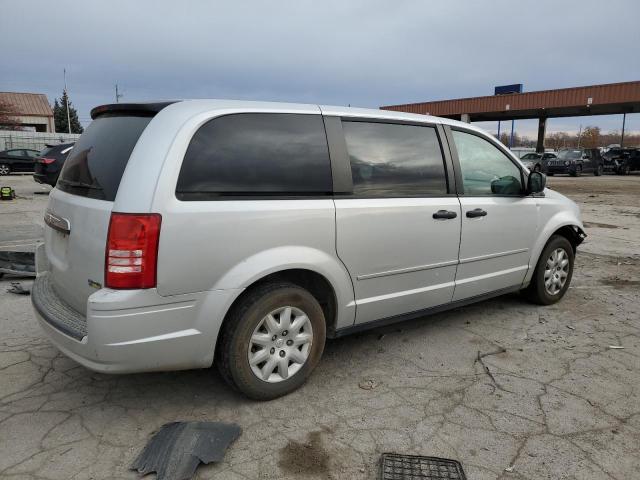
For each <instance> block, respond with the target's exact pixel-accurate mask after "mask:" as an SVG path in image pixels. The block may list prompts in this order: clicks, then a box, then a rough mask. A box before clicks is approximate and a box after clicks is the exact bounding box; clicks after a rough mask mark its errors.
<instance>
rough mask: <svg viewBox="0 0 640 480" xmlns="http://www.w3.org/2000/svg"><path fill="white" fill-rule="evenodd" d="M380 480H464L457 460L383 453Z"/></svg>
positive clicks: (464, 476)
mask: <svg viewBox="0 0 640 480" xmlns="http://www.w3.org/2000/svg"><path fill="white" fill-rule="evenodd" d="M380 470H381V471H380V478H381V479H382V480H403V479H412V480H413V479H415V480H418V479H419V480H435V479H441V478H449V479H452V480H466V479H467V477H466V475H465V474H464V470H463V469H462V465H461V464H460V462H458V461H457V460H449V459H447V458H438V457H423V456H420V455H399V454H397V453H383V454H382V458H381V462H380Z"/></svg>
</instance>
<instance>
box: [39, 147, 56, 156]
mask: <svg viewBox="0 0 640 480" xmlns="http://www.w3.org/2000/svg"><path fill="white" fill-rule="evenodd" d="M51 150H53V147H44V149H42V150H40V152H39V153H38V156H39V157H45V156H47V155H48V154H49V153H50V152H51Z"/></svg>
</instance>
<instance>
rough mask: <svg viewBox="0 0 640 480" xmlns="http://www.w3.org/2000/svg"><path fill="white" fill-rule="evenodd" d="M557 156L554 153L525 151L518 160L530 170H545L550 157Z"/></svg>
mask: <svg viewBox="0 0 640 480" xmlns="http://www.w3.org/2000/svg"><path fill="white" fill-rule="evenodd" d="M554 158H558V157H557V155H556V154H555V153H550V152H545V153H535V152H533V153H527V154H525V155H523V156H522V157H520V161H521V162H522V163H524V165H525V167H527V168H528V169H529V170H530V171H532V172H544V171H546V167H547V162H548V161H549V160H551V159H554Z"/></svg>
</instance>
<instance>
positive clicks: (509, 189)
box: [491, 175, 522, 195]
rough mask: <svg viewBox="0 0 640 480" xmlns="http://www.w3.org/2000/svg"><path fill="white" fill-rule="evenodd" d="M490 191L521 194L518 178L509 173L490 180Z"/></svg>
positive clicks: (499, 193)
mask: <svg viewBox="0 0 640 480" xmlns="http://www.w3.org/2000/svg"><path fill="white" fill-rule="evenodd" d="M491 193H493V194H496V195H522V184H521V183H520V180H518V179H517V178H516V177H513V176H511V175H507V176H505V177H500V178H498V179H496V180H494V181H492V182H491Z"/></svg>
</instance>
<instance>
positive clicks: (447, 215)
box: [433, 210, 458, 220]
mask: <svg viewBox="0 0 640 480" xmlns="http://www.w3.org/2000/svg"><path fill="white" fill-rule="evenodd" d="M457 216H458V214H457V213H456V212H452V211H451V210H438V211H437V212H436V213H434V214H433V218H435V219H439V218H443V219H447V220H450V219H452V218H456V217H457Z"/></svg>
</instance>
